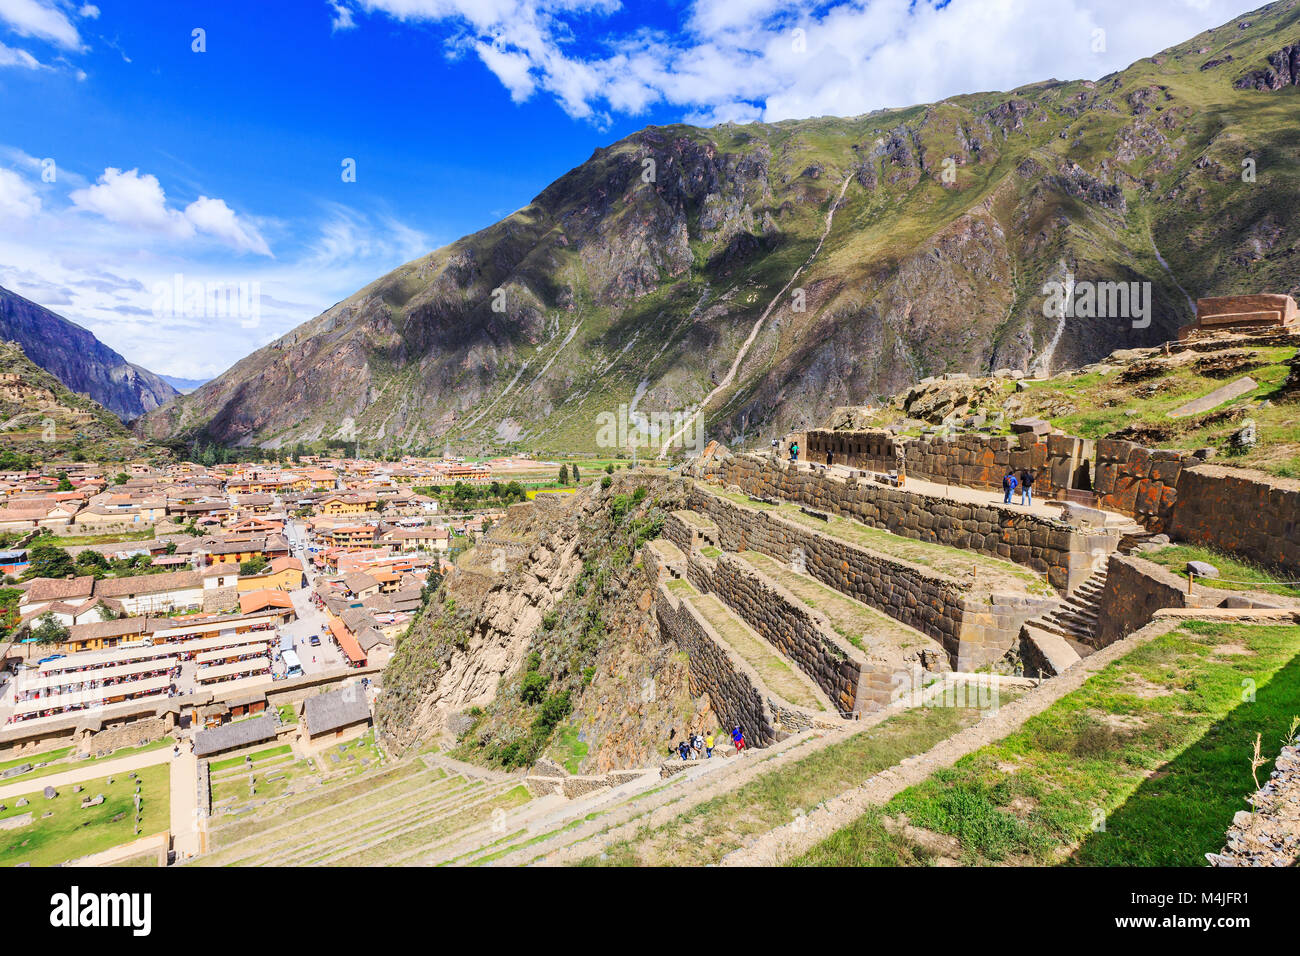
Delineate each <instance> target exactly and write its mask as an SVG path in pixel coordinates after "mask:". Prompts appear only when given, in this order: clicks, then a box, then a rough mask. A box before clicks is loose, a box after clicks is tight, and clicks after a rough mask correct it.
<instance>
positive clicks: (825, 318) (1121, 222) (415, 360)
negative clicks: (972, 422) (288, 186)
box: [140, 3, 1300, 454]
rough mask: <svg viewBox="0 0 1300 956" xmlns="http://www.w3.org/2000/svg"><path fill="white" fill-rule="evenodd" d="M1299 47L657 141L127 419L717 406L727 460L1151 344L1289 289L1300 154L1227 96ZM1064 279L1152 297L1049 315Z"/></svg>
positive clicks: (1260, 25) (493, 435)
mask: <svg viewBox="0 0 1300 956" xmlns="http://www.w3.org/2000/svg"><path fill="white" fill-rule="evenodd" d="M1296 36H1300V9H1297V8H1296V6H1295V5H1294V4H1287V3H1280V4H1275V5H1273V6H1272V7H1269V8H1266V9H1265V10H1262V11H1259V12H1258V13H1257V14H1254V15H1252V16H1251V17H1250V19H1249V21H1244V20H1243V21H1241V22H1240V23H1237V22H1234V23H1231V24H1227V25H1225V26H1223V27H1220V28H1217V29H1216V30H1211V31H1207V32H1206V33H1205V34H1202V35H1201V36H1199V37H1195V38H1193V39H1192V40H1190V41H1188V42H1187V43H1184V44H1181V45H1179V46H1177V47H1174V48H1171V49H1169V50H1166V51H1164V52H1163V53H1160V54H1158V55H1156V56H1153V57H1152V58H1151V59H1149V60H1142V61H1139V62H1138V63H1135V64H1133V65H1132V66H1131V67H1129V68H1128V69H1126V70H1124V71H1122V72H1120V73H1116V74H1113V75H1111V76H1107V77H1104V78H1103V79H1101V80H1099V81H1097V82H1095V83H1094V82H1090V81H1074V82H1057V81H1048V82H1045V83H1040V84H1035V85H1032V86H1029V87H1025V88H1022V89H1019V90H1016V91H1013V92H1010V93H993V94H976V95H970V96H960V97H954V98H952V99H950V100H947V101H944V102H941V103H936V104H931V105H928V106H918V107H912V108H908V109H901V110H889V111H880V112H877V113H873V114H870V115H867V116H861V117H855V118H849V119H816V120H803V121H792V122H782V123H776V124H752V125H746V126H733V125H724V126H720V127H717V128H715V129H710V130H704V129H696V128H692V127H688V126H672V127H663V128H660V127H655V128H650V129H646V130H644V131H642V132H640V133H637V134H635V135H633V136H630V137H628V138H627V139H624V140H622V141H620V142H618V143H615V144H614V145H612V146H610V147H608V148H606V149H602V150H598V151H597V152H596V153H595V154H594V155H593V156H592V157H591V159H590V160H588V161H587V162H586V163H584V164H583V165H581V166H579V167H577V168H576V169H574V170H573V171H571V172H570V173H568V174H567V175H565V176H564V177H562V178H561V179H559V180H557V181H556V182H555V183H553V184H552V185H550V186H549V187H547V188H546V189H545V190H544V191H543V192H542V193H541V194H540V195H539V196H538V197H537V198H536V199H535V200H534V201H533V202H532V203H531V204H530V205H528V206H527V207H526V208H524V209H522V210H520V211H519V212H517V213H515V214H514V215H512V216H510V217H508V218H507V219H505V220H502V221H501V222H499V223H497V224H496V225H494V226H492V227H490V228H488V229H485V230H483V231H482V232H479V233H476V234H474V235H472V236H468V237H466V238H464V239H462V240H460V241H458V242H456V243H453V244H452V245H451V246H448V247H446V248H444V249H440V250H438V251H436V252H433V253H430V254H429V255H427V256H425V257H423V258H421V259H418V260H416V261H414V262H411V263H408V264H407V265H405V266H403V267H401V268H399V269H397V270H395V271H394V272H393V273H391V274H389V275H387V276H384V277H383V278H381V279H379V280H377V281H376V282H374V283H372V284H371V285H370V286H368V287H366V288H365V289H362V290H361V291H360V292H358V293H357V294H356V295H354V296H352V297H351V298H349V299H347V300H345V301H344V302H341V303H339V304H338V305H337V306H335V307H334V308H332V309H330V310H329V311H328V312H326V313H325V314H323V315H321V316H319V317H317V318H315V319H313V320H311V321H310V322H307V323H306V324H304V325H302V326H300V327H299V328H297V329H295V330H294V331H292V332H290V333H289V334H287V335H286V336H284V337H283V338H282V339H280V340H279V341H277V342H275V343H273V344H271V345H270V346H268V347H266V348H264V349H261V350H259V351H258V352H255V353H253V354H252V355H250V356H248V357H247V358H245V359H244V360H243V361H241V362H240V363H239V364H237V365H236V366H235V367H234V368H232V369H230V370H229V371H228V372H226V373H225V374H224V375H222V376H220V377H219V378H218V379H215V380H214V381H212V382H209V383H208V384H206V385H205V386H203V387H202V388H200V389H198V390H197V391H195V392H194V393H193V394H191V395H187V396H184V397H182V398H181V399H178V400H177V401H174V402H172V403H171V404H169V405H168V406H167V407H165V408H163V409H159V410H157V411H155V412H153V413H151V414H149V415H148V416H146V418H145V419H144V420H143V422H142V423H141V425H140V428H141V430H142V432H143V433H144V434H147V435H149V436H151V437H154V438H168V439H177V438H179V439H185V440H195V439H201V440H204V441H220V442H227V443H243V444H252V443H258V444H263V445H267V446H280V445H284V444H291V443H294V442H296V441H300V440H302V441H311V440H314V439H320V438H334V437H343V438H355V439H357V440H358V441H359V442H360V444H361V446H362V447H363V448H364V449H368V450H372V451H388V450H399V449H400V450H411V451H420V450H428V449H441V448H442V447H443V445H444V443H451V444H452V445H454V446H456V447H458V448H460V449H461V450H463V451H469V452H473V451H479V450H481V451H484V452H490V451H505V450H510V449H520V448H522V449H542V450H545V449H572V450H588V451H597V450H604V451H609V452H612V451H615V449H614V448H611V447H610V440H609V439H610V433H609V432H608V431H605V432H602V430H601V428H600V422H601V415H602V413H609V412H616V411H617V410H618V409H619V407H620V406H624V407H626V408H627V409H628V410H629V413H630V415H631V417H632V419H633V421H634V422H635V420H636V415H638V414H651V415H653V414H656V413H659V414H662V415H665V416H666V415H669V414H672V413H690V412H693V411H694V410H695V409H697V408H699V407H700V406H701V404H703V403H706V400H707V405H706V407H705V409H704V417H705V418H706V420H707V423H708V433H709V437H718V438H721V439H723V440H725V441H728V442H731V443H733V444H740V445H744V444H747V443H750V442H754V441H758V440H760V439H761V438H765V437H766V436H767V435H769V434H770V433H772V432H780V431H785V430H789V429H793V428H797V427H800V426H804V425H808V424H811V423H813V422H816V421H819V420H822V419H824V418H825V416H826V415H827V414H828V413H829V412H830V411H831V410H832V409H833V408H834V407H835V406H836V405H846V404H854V403H861V402H866V401H872V400H877V399H879V398H881V397H884V396H888V395H890V394H892V393H893V392H895V391H897V390H898V389H899V388H902V387H905V386H907V385H909V384H910V383H912V382H914V381H916V380H917V379H919V378H922V377H924V376H926V375H930V374H936V373H943V372H960V371H965V372H972V373H980V372H988V371H991V370H993V369H996V368H1001V367H1009V368H1019V369H1022V370H1026V371H1028V370H1030V369H1035V368H1045V369H1048V370H1053V369H1057V368H1063V367H1068V366H1070V365H1078V364H1083V363H1085V362H1088V361H1092V360H1095V359H1097V358H1099V357H1101V356H1103V355H1105V354H1108V353H1109V352H1111V351H1112V350H1114V349H1116V348H1128V347H1139V346H1144V345H1150V344H1155V343H1159V342H1161V341H1164V340H1166V339H1169V338H1171V337H1173V335H1174V333H1175V331H1176V329H1177V327H1178V326H1179V325H1181V324H1184V323H1186V322H1187V321H1189V320H1190V318H1191V315H1192V311H1193V308H1194V306H1193V304H1192V299H1193V298H1194V297H1199V296H1208V295H1223V294H1229V293H1240V292H1254V291H1260V290H1267V291H1271V292H1300V289H1297V280H1296V278H1295V277H1296V275H1297V274H1300V270H1298V269H1297V266H1300V251H1298V250H1300V217H1298V216H1296V215H1293V214H1292V213H1293V212H1294V211H1295V209H1294V208H1293V207H1300V186H1297V184H1298V183H1300V175H1297V173H1300V165H1298V164H1297V160H1296V159H1295V157H1294V151H1293V150H1291V149H1290V146H1289V140H1288V139H1287V137H1288V136H1289V135H1290V134H1289V133H1288V132H1287V127H1286V124H1285V123H1283V122H1280V121H1279V115H1280V114H1278V113H1277V110H1278V109H1279V105H1278V104H1279V100H1278V98H1277V97H1276V96H1273V95H1271V94H1269V93H1267V92H1262V91H1261V89H1260V88H1258V87H1259V86H1260V84H1257V83H1253V82H1251V83H1242V82H1241V81H1242V79H1243V77H1246V76H1248V75H1251V74H1250V70H1251V68H1252V66H1255V65H1267V66H1268V68H1269V69H1273V70H1274V72H1275V73H1276V74H1277V76H1278V77H1279V78H1280V77H1282V75H1283V74H1282V72H1281V63H1282V60H1281V59H1279V57H1281V54H1278V53H1277V51H1278V50H1279V49H1281V48H1282V47H1284V46H1287V45H1289V44H1291V43H1292V41H1293V40H1294V39H1295V37H1296ZM1284 52H1285V51H1284ZM1270 55H1272V56H1273V57H1274V59H1275V60H1277V63H1273V62H1272V61H1270V60H1269V56H1270ZM1286 57H1287V69H1288V70H1290V62H1291V61H1290V54H1289V53H1287V54H1286ZM1287 75H1288V76H1290V75H1292V73H1288V74H1287ZM1279 82H1282V80H1281V79H1279ZM1273 86H1274V84H1273V83H1272V82H1271V81H1270V82H1269V83H1265V84H1263V88H1264V89H1271V88H1273ZM1265 158H1266V159H1267V161H1264V160H1265ZM1245 160H1250V161H1251V162H1250V164H1249V175H1245V174H1244V172H1243V170H1245V168H1246V167H1245V166H1244V165H1243V162H1244V161H1245ZM795 276H797V279H792V277H795ZM1054 282H1055V283H1061V284H1062V285H1065V284H1070V287H1071V288H1075V289H1079V290H1083V289H1086V288H1088V287H1089V286H1093V285H1096V286H1100V285H1102V284H1106V287H1110V288H1113V286H1112V285H1111V284H1116V283H1125V284H1128V285H1127V286H1126V288H1128V289H1131V290H1135V291H1134V294H1135V295H1141V296H1142V299H1141V301H1140V303H1137V306H1136V307H1134V306H1129V307H1126V308H1119V307H1118V306H1117V302H1116V301H1114V300H1111V301H1109V303H1108V305H1107V306H1103V307H1102V308H1101V309H1099V310H1097V309H1094V310H1079V311H1073V310H1071V311H1070V312H1069V313H1068V314H1054V313H1052V312H1051V310H1050V309H1049V308H1048V307H1047V299H1048V292H1047V289H1046V287H1047V284H1049V283H1054ZM633 433H634V434H635V430H634V432H633ZM617 442H618V445H619V446H620V450H626V447H627V446H626V442H627V433H626V431H624V432H622V433H619V435H618V438H617ZM647 443H648V442H647ZM642 453H643V454H644V453H645V451H644V446H643V451H642Z"/></svg>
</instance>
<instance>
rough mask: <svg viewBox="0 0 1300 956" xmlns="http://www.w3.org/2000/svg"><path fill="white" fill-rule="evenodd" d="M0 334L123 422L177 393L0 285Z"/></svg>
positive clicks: (85, 333) (75, 327) (74, 326)
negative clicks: (0, 287)
mask: <svg viewBox="0 0 1300 956" xmlns="http://www.w3.org/2000/svg"><path fill="white" fill-rule="evenodd" d="M0 338H2V339H7V340H8V341H10V342H16V343H18V345H20V346H22V348H23V351H24V352H26V353H27V357H28V358H30V359H31V360H32V361H33V362H35V363H36V364H37V365H39V366H40V367H41V368H43V369H45V370H46V371H47V372H49V373H50V374H52V375H54V376H55V377H56V378H57V379H58V380H59V381H60V382H62V383H63V384H64V385H66V386H67V387H68V388H70V389H71V390H72V391H74V392H80V393H82V394H85V395H89V396H90V397H91V398H93V399H94V400H95V401H97V402H99V404H101V405H103V406H104V407H105V408H107V409H108V410H109V411H111V412H113V413H114V414H115V415H117V416H118V417H119V418H121V419H122V420H123V421H130V420H132V419H135V418H139V417H140V416H141V415H143V414H144V413H145V412H149V411H152V410H154V409H155V408H158V407H159V406H160V405H163V404H165V403H166V402H169V401H170V400H171V399H173V398H175V397H176V396H177V395H179V394H180V393H179V392H177V391H176V389H174V388H172V387H171V386H170V385H168V384H167V383H166V382H165V381H163V380H162V379H161V378H160V377H159V376H157V375H155V374H154V373H153V372H150V371H149V370H148V369H143V368H141V367H140V366H138V365H132V364H131V363H130V362H128V361H127V360H126V359H124V358H122V356H120V355H118V354H117V353H116V352H114V351H113V350H112V349H110V348H109V347H108V346H107V345H105V344H104V343H103V342H101V341H99V339H97V338H95V336H94V335H92V334H91V333H90V332H88V331H87V330H86V329H83V328H82V327H81V326H79V325H77V324H76V323H74V322H69V321H68V320H67V319H65V318H63V317H62V316H60V315H56V314H55V313H53V312H51V311H50V310H49V309H46V308H43V307H41V306H39V305H37V304H36V303H35V302H31V301H29V300H28V299H24V298H23V297H22V296H20V295H17V294H16V293H13V292H10V291H9V290H8V289H0Z"/></svg>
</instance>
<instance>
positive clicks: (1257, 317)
mask: <svg viewBox="0 0 1300 956" xmlns="http://www.w3.org/2000/svg"><path fill="white" fill-rule="evenodd" d="M1220 332H1233V333H1251V332H1300V310H1297V309H1296V304H1295V300H1294V299H1292V298H1291V297H1290V296H1289V295H1269V294H1260V295H1228V296H1219V297H1216V298H1210V299H1197V300H1196V321H1195V322H1193V323H1192V324H1191V325H1185V326H1183V327H1182V328H1181V329H1179V330H1178V340H1179V341H1180V342H1185V341H1187V340H1189V339H1193V338H1196V337H1198V336H1202V335H1211V334H1215V333H1220Z"/></svg>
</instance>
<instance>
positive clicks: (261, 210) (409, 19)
mask: <svg viewBox="0 0 1300 956" xmlns="http://www.w3.org/2000/svg"><path fill="white" fill-rule="evenodd" d="M1249 6H1250V5H1249V4H1243V3H1241V2H1236V0H1149V2H1144V3H1140V4H1134V3H1131V2H1129V0H950V2H948V0H943V2H937V0H936V2H934V3H931V2H929V0H868V2H829V3H820V4H812V5H808V4H794V3H787V2H784V0H668V2H659V3H645V4H639V3H637V4H633V3H628V4H619V3H617V2H614V0H282V2H274V3H267V2H265V0H263V2H242V0H222V2H211V3H198V2H168V3H164V2H153V0H132V2H129V3H126V2H123V3H114V2H110V0H103V2H98V3H95V4H87V3H75V2H66V0H0V285H4V286H5V287H7V288H10V289H13V290H14V291H17V292H19V293H20V294H22V295H26V296H27V297H29V298H31V299H33V300H35V301H37V302H39V303H40V304H42V305H45V306H47V307H49V308H51V309H53V310H54V311H56V312H59V313H60V314H63V315H65V316H67V317H68V318H70V319H73V320H74V321H77V322H80V323H81V324H83V325H85V326H87V327H88V328H90V329H91V330H92V331H94V332H95V333H96V334H97V335H98V336H99V337H100V338H101V339H103V340H104V341H105V342H107V343H108V344H109V345H111V346H113V347H114V348H116V349H117V350H118V351H120V352H122V353H123V354H124V355H126V356H127V357H128V358H129V359H131V360H132V361H135V362H138V363H140V364H142V365H145V366H146V367H149V368H152V369H154V370H155V371H159V372H162V373H167V374H172V375H178V376H183V377H187V378H206V377H210V376H212V375H215V374H217V373H219V372H220V371H222V370H223V369H225V368H227V367H228V366H229V365H231V364H232V363H233V362H235V361H237V360H238V359H239V358H240V357H242V356H243V355H245V354H247V353H248V352H249V351H252V350H253V349H254V348H256V347H258V346H260V345H263V344H265V343H266V342H269V341H270V340H272V339H273V338H275V337H277V336H278V335H280V334H282V333H283V332H285V331H287V330H288V329H290V328H292V327H293V326H295V325H297V324H299V323H300V322H303V321H306V320H307V319H310V318H311V317H313V316H315V315H316V314H318V313H319V312H321V311H322V310H324V309H325V308H327V307H328V306H329V305H331V304H333V303H334V302H335V301H338V300H339V299H342V298H345V297H346V296H348V295H350V294H351V293H352V292H355V291H356V290H357V289H359V288H361V287H362V286H363V285H365V284H366V283H367V282H369V281H371V280H373V279H375V278H377V277H378V276H380V275H382V274H383V273H384V272H387V271H388V270H389V269H391V268H393V267H395V266H397V265H399V264H401V263H402V262H405V261H408V260H410V259H412V258H415V257H416V256H418V255H421V254H423V253H425V252H427V251H429V250H430V249H433V248H436V247H438V246H440V245H442V244H444V243H446V242H450V241H452V240H454V239H456V238H457V237H459V236H461V235H463V234H465V233H468V232H472V231H473V230H475V229H478V228H481V227H483V226H485V225H488V224H489V223H491V222H494V221H496V220H497V219H499V218H501V217H502V216H504V215H507V214H508V213H509V212H511V211H512V210H514V209H517V208H519V207H520V206H523V205H525V204H526V203H527V202H528V201H529V200H530V199H531V198H532V197H533V196H535V195H536V194H537V193H538V192H540V191H541V190H542V189H543V188H544V187H545V186H546V184H547V183H549V182H551V181H552V180H553V179H555V178H556V177H557V176H559V175H561V174H562V173H563V172H565V171H566V170H567V169H569V168H571V167H573V166H574V165H577V164H578V163H580V162H582V161H583V160H585V159H586V158H587V157H588V156H589V155H590V154H591V152H592V150H593V149H595V148H597V147H599V146H603V145H606V144H608V143H610V142H612V141H614V140H616V139H619V138H621V137H623V136H625V135H627V134H629V133H631V132H633V131H635V130H637V129H640V128H641V127H643V126H645V125H647V124H651V123H668V122H678V121H683V120H685V121H689V122H696V123H701V124H705V125H711V124H713V123H716V122H719V121H724V120H734V121H753V120H775V119H783V118H789V117H798V116H808V115H822V114H832V113H833V114H840V115H851V114H855V113H861V112H866V111H867V110H870V109H874V108H877V107H881V106H900V105H907V104H909V103H913V102H927V101H932V100H935V99H939V98H942V97H943V96H947V95H951V94H954V93H959V92H969V91H972V90H981V89H1007V88H1011V87H1014V86H1016V85H1018V84H1020V83H1025V82H1030V81H1033V80H1038V79H1043V78H1045V77H1048V76H1057V77H1060V78H1068V77H1075V76H1087V77H1093V78H1095V77H1097V76H1100V75H1103V74H1104V73H1106V72H1109V71H1110V70H1113V69H1118V68H1122V67H1123V66H1126V65H1127V64H1128V63H1130V62H1132V61H1133V60H1134V59H1136V58H1138V57H1140V56H1143V55H1147V54H1150V53H1152V52H1154V51H1155V50H1157V49H1159V48H1161V47H1164V46H1168V45H1171V44H1173V43H1176V42H1179V41H1181V40H1183V39H1186V38H1187V37H1189V36H1191V35H1193V34H1195V33H1197V32H1199V31H1200V30H1202V29H1205V28H1206V27H1209V26H1213V25H1217V24H1219V23H1221V22H1224V21H1226V20H1228V19H1230V18H1231V17H1232V16H1233V15H1234V14H1237V13H1240V12H1241V11H1242V10H1245V9H1249ZM196 29H199V30H202V31H203V34H202V40H203V46H204V47H205V49H204V50H203V51H202V52H196V51H195V50H194V49H193V47H194V46H195V43H196V40H195V37H194V34H193V31H194V30H196ZM1099 30H1100V31H1102V33H1101V36H1102V43H1101V44H1100V45H1099V44H1098V43H1097V37H1098V33H1097V31H1099ZM1099 46H1100V49H1099V48H1098V47H1099ZM348 158H350V159H353V160H355V163H356V181H355V182H344V181H343V178H342V176H341V175H340V174H341V169H342V167H341V164H342V162H343V161H344V159H348ZM177 273H180V274H181V275H182V276H183V277H184V280H185V281H200V282H226V283H230V284H235V283H241V282H242V283H248V284H249V285H250V288H251V284H252V283H257V287H258V289H259V290H260V298H259V300H258V301H259V308H258V310H257V314H256V316H255V317H251V316H242V317H240V318H239V319H237V320H232V319H230V318H227V317H205V316H202V315H193V314H187V313H185V312H184V310H183V309H175V308H173V309H170V310H168V309H166V308H162V309H160V307H159V290H160V288H162V287H163V286H168V287H170V284H171V282H172V280H173V277H174V276H175V275H176V274H177Z"/></svg>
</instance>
